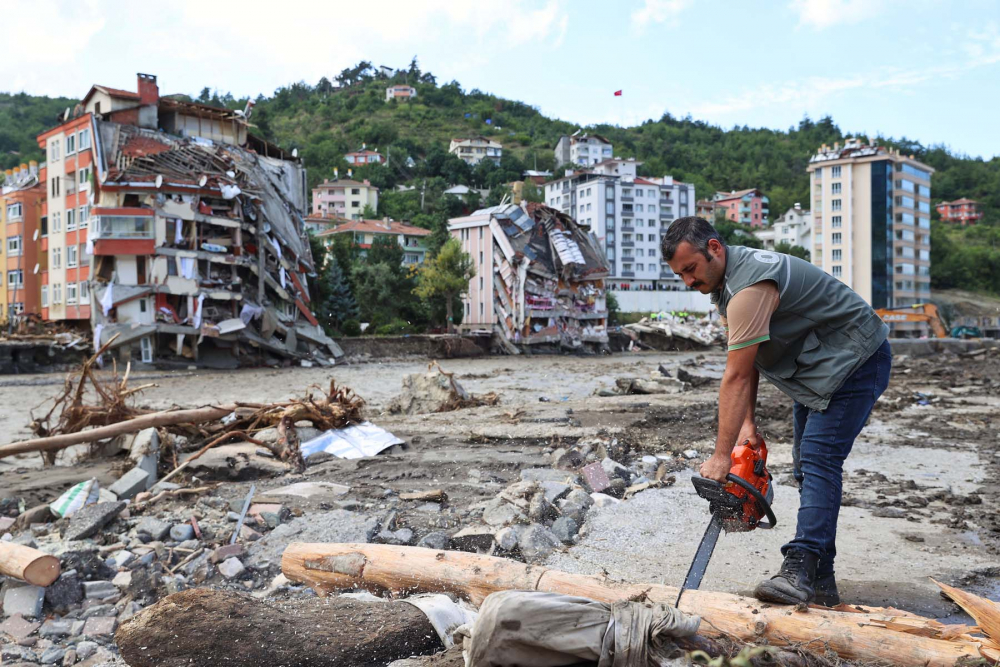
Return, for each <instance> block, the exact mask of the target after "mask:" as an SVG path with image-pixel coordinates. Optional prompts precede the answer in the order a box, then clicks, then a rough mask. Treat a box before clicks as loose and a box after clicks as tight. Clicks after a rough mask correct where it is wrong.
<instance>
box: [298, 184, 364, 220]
mask: <svg viewBox="0 0 1000 667" xmlns="http://www.w3.org/2000/svg"><path fill="white" fill-rule="evenodd" d="M378 192H379V190H378V188H377V187H375V186H374V185H372V184H371V182H370V181H369V180H368V179H365V180H363V181H355V180H351V179H350V178H345V179H337V178H335V179H333V180H330V179H328V178H325V179H323V182H322V183H320V184H319V185H317V186H316V187H315V188H313V191H312V214H313V216H322V215H332V216H336V217H341V218H348V219H351V220H360V219H361V217H362V215H363V213H364V210H365V207H366V206H371V208H372V210H373V211H377V210H378Z"/></svg>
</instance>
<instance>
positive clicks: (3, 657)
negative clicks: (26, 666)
mask: <svg viewBox="0 0 1000 667" xmlns="http://www.w3.org/2000/svg"><path fill="white" fill-rule="evenodd" d="M37 662H38V656H37V655H36V654H35V652H34V651H32V650H31V649H30V648H28V647H26V646H18V645H17V644H0V664H3V665H14V664H18V665H20V664H21V663H32V664H36V663H37Z"/></svg>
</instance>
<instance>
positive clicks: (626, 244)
mask: <svg viewBox="0 0 1000 667" xmlns="http://www.w3.org/2000/svg"><path fill="white" fill-rule="evenodd" d="M622 247H623V248H634V247H635V241H622Z"/></svg>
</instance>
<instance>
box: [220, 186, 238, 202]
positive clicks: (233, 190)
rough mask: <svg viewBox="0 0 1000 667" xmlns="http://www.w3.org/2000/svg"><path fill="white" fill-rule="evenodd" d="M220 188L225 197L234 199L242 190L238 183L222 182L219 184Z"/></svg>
mask: <svg viewBox="0 0 1000 667" xmlns="http://www.w3.org/2000/svg"><path fill="white" fill-rule="evenodd" d="M219 188H220V189H221V190H222V198H223V199H232V198H233V197H235V196H236V195H238V194H240V192H242V190H240V186H238V185H228V184H226V183H221V184H220V185H219Z"/></svg>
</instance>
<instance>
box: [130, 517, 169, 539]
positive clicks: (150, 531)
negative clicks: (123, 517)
mask: <svg viewBox="0 0 1000 667" xmlns="http://www.w3.org/2000/svg"><path fill="white" fill-rule="evenodd" d="M135 532H137V533H145V534H146V535H149V537H150V538H151V539H152V540H154V541H159V540H162V539H163V538H164V537H166V536H167V535H169V534H170V522H169V521H164V520H163V519H157V518H156V517H155V516H147V517H145V518H143V519H142V521H140V522H139V523H138V524H137V525H136V527H135Z"/></svg>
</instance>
